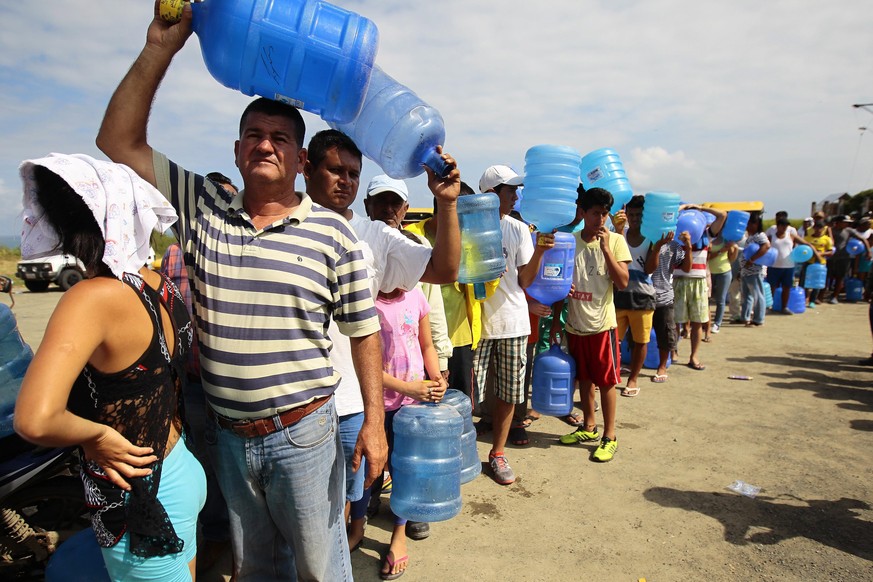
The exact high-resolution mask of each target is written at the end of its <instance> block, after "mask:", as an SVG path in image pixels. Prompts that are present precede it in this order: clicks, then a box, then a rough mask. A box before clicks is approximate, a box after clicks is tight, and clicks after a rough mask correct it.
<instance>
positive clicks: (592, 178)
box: [585, 166, 603, 184]
mask: <svg viewBox="0 0 873 582" xmlns="http://www.w3.org/2000/svg"><path fill="white" fill-rule="evenodd" d="M585 176H586V177H587V178H588V181H589V182H591V183H592V184H593V183H594V182H596V181H597V180H599V179H600V178H602V177H603V173H602V172H601V171H600V167H599V166H598V167H596V168H594V169H593V170H591V171H590V172H588V173H587V174H585Z"/></svg>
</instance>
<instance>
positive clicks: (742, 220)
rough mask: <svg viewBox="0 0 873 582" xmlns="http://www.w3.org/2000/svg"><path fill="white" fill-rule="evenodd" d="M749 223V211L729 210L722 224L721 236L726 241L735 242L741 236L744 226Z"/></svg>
mask: <svg viewBox="0 0 873 582" xmlns="http://www.w3.org/2000/svg"><path fill="white" fill-rule="evenodd" d="M748 225H749V213H748V212H744V211H742V210H729V211H728V213H727V218H725V220H724V226H723V227H722V229H721V237H722V238H723V239H724V240H725V241H726V242H737V241H738V240H741V239H742V238H743V235H744V234H745V232H746V227H747V226H748Z"/></svg>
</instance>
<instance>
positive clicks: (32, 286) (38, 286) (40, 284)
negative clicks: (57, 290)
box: [24, 281, 49, 293]
mask: <svg viewBox="0 0 873 582" xmlns="http://www.w3.org/2000/svg"><path fill="white" fill-rule="evenodd" d="M24 286H25V287H27V290H28V291H31V292H33V293H41V292H43V291H45V290H46V289H48V288H49V282H48V281H25V282H24Z"/></svg>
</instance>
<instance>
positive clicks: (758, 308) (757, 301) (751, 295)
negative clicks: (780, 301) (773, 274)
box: [740, 275, 767, 324]
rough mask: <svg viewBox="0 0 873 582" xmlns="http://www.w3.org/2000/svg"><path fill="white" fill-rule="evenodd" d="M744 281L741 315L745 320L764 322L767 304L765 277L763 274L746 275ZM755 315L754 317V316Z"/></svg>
mask: <svg viewBox="0 0 873 582" xmlns="http://www.w3.org/2000/svg"><path fill="white" fill-rule="evenodd" d="M742 282H743V311H742V313H741V314H740V317H742V318H743V321H752V322H754V323H759V324H760V323H764V310H765V309H767V304H766V303H765V300H764V277H762V276H761V275H746V276H744V277H743V279H742ZM753 316H754V319H752V317H753Z"/></svg>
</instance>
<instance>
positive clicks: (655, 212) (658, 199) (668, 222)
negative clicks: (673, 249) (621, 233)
mask: <svg viewBox="0 0 873 582" xmlns="http://www.w3.org/2000/svg"><path fill="white" fill-rule="evenodd" d="M679 203H680V199H679V195H678V194H676V193H675V192H647V193H646V199H645V203H644V204H643V223H642V224H641V225H640V232H641V233H642V235H643V236H644V237H646V238H647V239H649V240H650V241H657V240H659V239H660V238H661V237H662V236H664V235H665V234H667V233H668V232H675V231H676V221H677V220H679ZM676 238H677V239H678V238H679V236H678V233H677V235H676Z"/></svg>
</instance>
